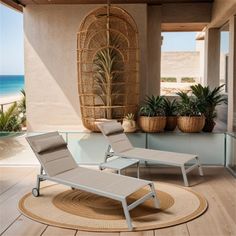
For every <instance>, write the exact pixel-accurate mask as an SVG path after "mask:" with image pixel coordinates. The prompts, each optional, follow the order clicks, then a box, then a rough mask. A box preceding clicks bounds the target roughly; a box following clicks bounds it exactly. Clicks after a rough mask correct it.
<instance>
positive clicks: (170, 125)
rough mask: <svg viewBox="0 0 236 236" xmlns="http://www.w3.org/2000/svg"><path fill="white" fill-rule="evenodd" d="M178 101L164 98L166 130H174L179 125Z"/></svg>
mask: <svg viewBox="0 0 236 236" xmlns="http://www.w3.org/2000/svg"><path fill="white" fill-rule="evenodd" d="M177 104H178V103H177V101H176V99H174V100H172V101H171V100H169V99H168V98H164V101H163V107H164V111H165V115H166V126H165V130H167V131H173V130H175V128H176V126H177Z"/></svg>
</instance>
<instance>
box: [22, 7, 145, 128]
mask: <svg viewBox="0 0 236 236" xmlns="http://www.w3.org/2000/svg"><path fill="white" fill-rule="evenodd" d="M96 7H99V5H35V6H33V5H28V6H27V7H26V8H24V32H25V81H26V94H27V120H28V129H29V131H50V130H61V131H62V130H68V131H71V130H73V131H75V130H83V129H84V128H83V126H82V122H81V118H80V107H79V96H78V90H77V54H76V47H77V45H76V44H77V32H78V30H79V26H80V23H81V21H82V20H83V18H84V17H85V16H86V15H87V14H88V13H89V12H90V11H91V10H93V9H95V8H96ZM122 7H123V8H124V9H126V10H127V11H128V12H129V13H130V14H131V15H132V16H133V18H134V19H135V21H136V23H137V26H138V30H139V37H140V79H141V86H140V87H141V89H140V91H141V99H142V97H143V96H144V95H145V94H146V43H147V40H146V24H147V22H146V21H147V20H146V18H147V17H146V13H147V12H146V5H145V4H139V5H137V4H136V5H124V6H122Z"/></svg>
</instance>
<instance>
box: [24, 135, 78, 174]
mask: <svg viewBox="0 0 236 236" xmlns="http://www.w3.org/2000/svg"><path fill="white" fill-rule="evenodd" d="M26 139H27V141H28V143H29V144H30V146H31V148H32V150H33V151H34V153H35V155H36V157H37V158H38V160H39V162H40V164H41V165H42V167H43V169H44V171H45V173H46V174H47V175H48V176H51V177H52V176H55V175H57V174H60V173H63V172H65V171H68V170H71V169H74V168H76V167H77V164H76V162H75V160H74V158H73V157H72V155H71V153H70V151H69V150H68V148H67V144H66V142H65V141H64V139H63V137H62V136H61V135H60V134H59V133H58V132H51V133H46V134H41V135H35V136H30V137H27V138H26Z"/></svg>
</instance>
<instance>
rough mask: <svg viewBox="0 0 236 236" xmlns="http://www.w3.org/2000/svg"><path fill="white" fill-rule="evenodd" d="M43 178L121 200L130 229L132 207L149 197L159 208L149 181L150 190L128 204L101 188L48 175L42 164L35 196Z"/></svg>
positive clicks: (124, 199) (123, 198) (119, 196)
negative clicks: (97, 188)
mask: <svg viewBox="0 0 236 236" xmlns="http://www.w3.org/2000/svg"><path fill="white" fill-rule="evenodd" d="M129 178H131V177H129ZM44 180H49V181H52V182H56V183H59V184H63V185H66V186H70V187H71V188H72V189H80V190H83V191H86V192H90V193H93V194H97V195H100V196H103V197H107V198H111V199H113V200H117V201H119V202H121V204H122V207H123V211H124V215H125V218H126V222H127V225H128V229H129V230H130V231H132V230H133V225H132V220H131V217H130V213H129V212H130V211H131V210H132V209H134V208H135V207H137V206H139V205H140V204H142V203H143V202H145V201H147V200H148V199H150V198H152V199H153V203H154V207H155V208H160V202H159V200H158V198H157V194H156V191H155V187H154V184H153V182H151V181H146V182H147V186H149V187H150V192H148V193H147V194H145V195H144V196H142V197H141V198H139V199H138V200H136V201H135V202H133V203H131V204H130V205H128V203H127V199H126V198H127V197H124V196H121V195H117V194H112V193H108V192H105V191H102V190H101V191H99V190H95V189H93V188H89V187H87V186H85V185H79V184H76V183H73V182H69V181H63V180H61V179H59V178H55V177H49V176H48V175H47V174H45V173H44V170H43V167H42V165H41V168H40V174H39V175H37V181H36V188H34V189H35V190H37V191H38V195H37V196H39V195H40V182H41V181H44ZM34 189H33V190H34ZM33 190H32V191H33Z"/></svg>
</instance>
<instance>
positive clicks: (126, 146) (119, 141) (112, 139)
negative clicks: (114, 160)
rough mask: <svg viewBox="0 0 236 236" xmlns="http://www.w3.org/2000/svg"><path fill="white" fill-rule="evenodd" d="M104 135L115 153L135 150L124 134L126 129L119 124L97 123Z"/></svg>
mask: <svg viewBox="0 0 236 236" xmlns="http://www.w3.org/2000/svg"><path fill="white" fill-rule="evenodd" d="M97 126H98V128H99V129H100V130H101V132H102V134H103V135H104V136H105V137H106V138H107V140H108V142H109V144H110V145H111V147H112V149H113V151H114V152H115V153H117V154H118V153H121V152H124V151H127V150H130V149H133V146H132V144H131V143H130V141H129V139H128V138H127V136H126V135H125V134H124V129H123V127H122V126H121V124H120V123H119V122H116V121H115V122H114V121H112V122H102V123H97Z"/></svg>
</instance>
